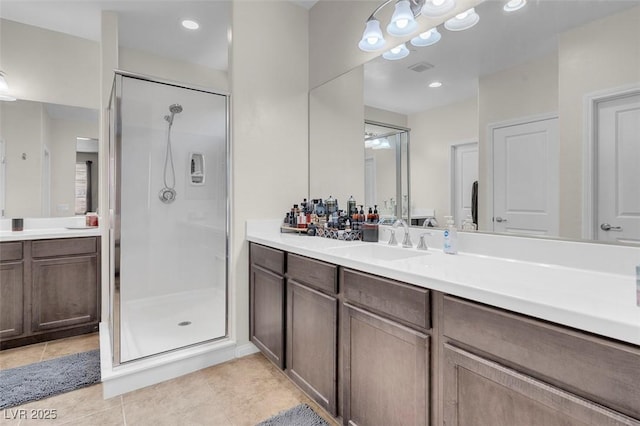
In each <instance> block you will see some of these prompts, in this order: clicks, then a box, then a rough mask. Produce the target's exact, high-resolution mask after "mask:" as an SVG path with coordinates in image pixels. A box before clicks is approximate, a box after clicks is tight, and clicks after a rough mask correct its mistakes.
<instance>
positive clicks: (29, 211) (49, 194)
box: [0, 100, 99, 218]
mask: <svg viewBox="0 0 640 426" xmlns="http://www.w3.org/2000/svg"><path fill="white" fill-rule="evenodd" d="M98 133H99V114H98V110H94V109H89V108H80V107H72V106H67V105H58V104H51V103H43V102H34V101H26V100H18V101H15V102H2V103H0V155H1V156H2V161H1V163H0V177H1V180H0V187H1V188H0V194H2V199H1V200H0V203H1V204H2V217H3V218H4V217H66V216H73V215H76V214H77V215H84V214H85V213H87V212H89V211H96V210H97V209H98V208H99V206H98V165H99V161H98Z"/></svg>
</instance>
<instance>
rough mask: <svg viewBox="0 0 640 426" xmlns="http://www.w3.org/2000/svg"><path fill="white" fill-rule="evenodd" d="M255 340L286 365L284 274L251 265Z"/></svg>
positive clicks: (277, 362)
mask: <svg viewBox="0 0 640 426" xmlns="http://www.w3.org/2000/svg"><path fill="white" fill-rule="evenodd" d="M250 272H251V277H250V289H249V291H250V295H249V297H250V334H251V341H252V342H253V343H254V344H255V345H256V346H257V347H258V348H259V349H260V350H261V351H262V353H263V354H264V355H265V356H266V357H267V358H268V359H270V360H271V361H272V362H273V363H274V364H276V365H277V366H278V367H280V368H284V277H282V276H280V275H276V274H274V273H272V272H269V271H267V270H266V269H263V268H261V267H259V266H256V265H251V270H250Z"/></svg>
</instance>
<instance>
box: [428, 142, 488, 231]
mask: <svg viewBox="0 0 640 426" xmlns="http://www.w3.org/2000/svg"><path fill="white" fill-rule="evenodd" d="M477 181H478V142H471V143H460V144H453V145H452V146H451V211H452V212H453V220H454V222H455V223H457V224H458V225H460V224H462V222H463V221H464V220H465V219H466V218H467V216H473V212H474V211H477V208H478V206H477V195H476V197H474V194H473V185H474V182H477ZM474 200H475V202H476V206H475V208H474V206H473V204H474ZM433 216H435V214H433ZM472 218H473V217H472ZM475 223H477V220H476V221H475Z"/></svg>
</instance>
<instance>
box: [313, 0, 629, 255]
mask: <svg viewBox="0 0 640 426" xmlns="http://www.w3.org/2000/svg"><path fill="white" fill-rule="evenodd" d="M502 6H503V3H502V2H495V1H486V2H483V3H482V4H480V5H479V6H478V7H477V8H476V11H477V12H478V14H479V15H480V21H479V23H478V24H477V25H475V26H474V27H472V28H470V29H468V30H466V31H460V32H452V31H448V30H446V29H444V28H441V27H438V30H439V31H440V33H441V34H442V38H441V40H440V41H439V42H438V43H436V44H434V45H431V46H427V47H414V46H411V45H410V43H407V46H408V47H409V48H410V50H411V54H410V55H409V56H408V57H406V58H404V59H401V60H397V61H388V60H385V59H383V58H382V57H378V58H376V59H374V60H372V61H370V62H368V63H367V64H365V65H364V67H363V69H355V70H352V71H351V72H349V73H347V74H345V75H343V76H341V77H338V78H337V79H335V80H333V81H332V82H329V83H327V84H333V85H336V84H337V83H336V80H340V79H344V78H351V79H353V75H354V74H355V75H358V76H360V75H361V76H362V86H363V90H362V95H363V100H364V102H363V103H364V106H365V108H364V110H365V112H364V119H365V120H372V121H375V122H377V123H382V124H384V123H386V124H390V125H392V126H396V127H403V128H408V129H410V132H409V139H410V143H409V151H410V156H409V158H410V160H409V165H408V166H409V167H408V168H407V169H408V173H409V177H410V179H409V180H408V182H407V185H405V183H399V182H398V181H397V179H395V180H393V182H389V181H388V180H389V179H394V178H393V177H388V176H385V177H381V176H378V177H377V179H376V182H375V183H371V182H369V181H368V178H367V176H371V174H370V172H367V170H369V169H371V168H374V169H377V168H376V165H375V164H374V165H372V164H370V163H371V160H367V158H371V156H368V155H367V154H365V162H364V164H363V167H362V169H361V172H362V173H363V174H364V175H365V182H366V183H365V187H366V188H367V187H368V188H370V187H372V186H373V187H384V186H391V187H393V186H398V187H399V189H398V191H396V193H395V194H394V197H396V200H397V199H398V198H397V197H399V196H401V195H398V194H408V199H409V200H408V201H409V207H408V208H406V209H405V210H408V212H409V214H410V215H411V216H417V217H422V216H423V215H424V212H432V211H435V216H436V219H437V221H438V222H439V223H440V224H443V223H444V216H445V215H452V216H454V217H455V221H456V224H457V225H458V226H460V225H461V223H462V221H463V220H464V219H465V218H466V217H467V215H470V214H471V207H472V188H473V183H474V182H475V181H478V185H477V188H478V189H477V212H478V213H477V221H478V226H479V229H480V231H485V232H500V233H509V234H517V235H534V236H551V237H560V238H569V239H592V240H598V241H612V242H620V243H626V242H629V243H634V242H635V243H637V242H640V220H639V218H640V192H639V191H638V190H637V188H638V187H640V175H638V173H639V172H638V167H637V164H639V163H640V137H639V135H640V53H639V52H640V47H639V44H640V2H637V1H607V2H593V1H572V2H568V1H564V2H551V1H550V2H544V1H543V2H529V3H528V4H527V5H526V6H525V7H524V8H523V9H521V10H518V11H516V12H513V13H506V12H505V11H503V9H502ZM550 17H553V19H550ZM436 81H438V82H440V83H442V85H441V87H436V88H431V87H429V84H430V83H433V82H436ZM327 84H325V85H323V86H320V87H319V88H316V89H313V90H312V91H311V96H312V97H313V95H314V93H315V92H316V91H320V90H324V87H325V86H326V85H327ZM357 94H358V93H357V91H353V96H357ZM343 96H344V95H343ZM311 106H312V108H311V110H310V114H311V124H312V125H311V137H310V144H311V145H310V152H313V147H314V145H315V144H316V139H315V138H314V129H313V123H314V119H315V118H314V117H315V116H316V114H315V113H316V111H314V108H313V106H314V104H313V103H312V104H311ZM614 123H615V125H614ZM360 129H362V127H360ZM595 129H598V131H599V132H596V131H595ZM365 139H366V135H365ZM350 143H352V144H356V143H357V144H360V145H361V144H362V139H360V140H358V141H357V142H356V140H355V138H354V139H353V140H352V141H351V142H350ZM314 161H315V159H314V158H313V157H311V161H310V193H311V194H317V193H319V192H317V191H316V190H315V189H316V188H317V187H316V183H315V181H314V174H313V167H314ZM367 173H369V174H367ZM405 173H407V171H405ZM614 184H617V186H613V185H614ZM365 192H366V190H365ZM369 198H370V197H369ZM388 198H389V196H388V195H383V196H382V198H378V199H376V201H377V203H378V204H383V200H385V199H388ZM365 199H368V197H365ZM412 223H414V224H415V223H419V222H417V221H412ZM618 227H619V228H620V229H617V228H618Z"/></svg>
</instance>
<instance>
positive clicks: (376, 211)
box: [373, 204, 380, 223]
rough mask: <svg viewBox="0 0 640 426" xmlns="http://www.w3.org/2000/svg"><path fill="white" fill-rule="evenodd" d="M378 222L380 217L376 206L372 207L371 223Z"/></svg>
mask: <svg viewBox="0 0 640 426" xmlns="http://www.w3.org/2000/svg"><path fill="white" fill-rule="evenodd" d="M379 220H380V215H379V214H378V205H377V204H376V205H374V206H373V221H374V222H376V223H378V221H379Z"/></svg>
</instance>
